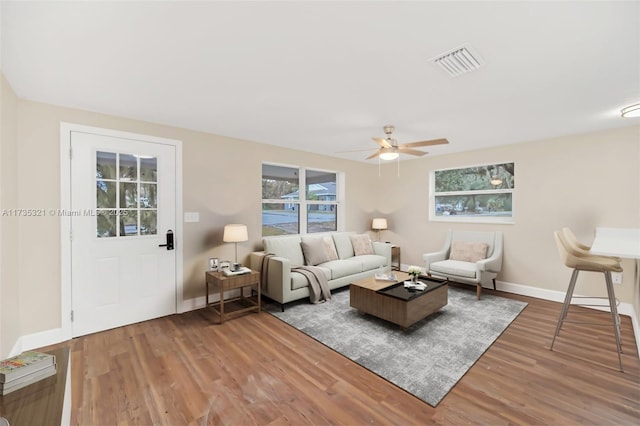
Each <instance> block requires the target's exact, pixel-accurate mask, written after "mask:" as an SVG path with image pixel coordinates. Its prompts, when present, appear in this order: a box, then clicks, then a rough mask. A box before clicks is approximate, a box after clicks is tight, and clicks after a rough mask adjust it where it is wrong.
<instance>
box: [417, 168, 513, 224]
mask: <svg viewBox="0 0 640 426" xmlns="http://www.w3.org/2000/svg"><path fill="white" fill-rule="evenodd" d="M430 183H431V185H430V209H429V219H430V220H434V221H452V222H456V221H457V222H487V223H513V222H514V220H513V218H514V216H513V198H514V193H515V167H514V163H502V164H485V165H479V166H472V167H465V168H459V169H444V170H435V171H432V172H431V177H430Z"/></svg>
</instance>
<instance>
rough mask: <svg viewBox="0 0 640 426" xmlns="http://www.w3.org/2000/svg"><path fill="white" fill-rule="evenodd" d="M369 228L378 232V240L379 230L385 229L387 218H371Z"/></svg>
mask: <svg viewBox="0 0 640 426" xmlns="http://www.w3.org/2000/svg"><path fill="white" fill-rule="evenodd" d="M371 229H373V230H375V231H377V232H378V241H380V230H381V229H387V219H386V218H384V217H377V218H375V219H373V222H372V223H371Z"/></svg>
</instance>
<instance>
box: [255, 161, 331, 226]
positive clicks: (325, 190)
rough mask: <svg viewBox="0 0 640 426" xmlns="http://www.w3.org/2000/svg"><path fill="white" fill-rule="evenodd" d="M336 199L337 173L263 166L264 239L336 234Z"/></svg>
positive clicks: (269, 165)
mask: <svg viewBox="0 0 640 426" xmlns="http://www.w3.org/2000/svg"><path fill="white" fill-rule="evenodd" d="M300 188H304V191H302V193H301V191H300ZM339 200H340V197H339V182H338V173H336V172H331V171H323V170H312V169H305V168H299V167H291V166H278V165H271V164H263V165H262V235H263V236H269V235H283V234H307V233H315V232H327V231H336V230H338V223H339V222H340V221H339V219H338V215H339V213H341V212H340V210H339V206H340V203H339Z"/></svg>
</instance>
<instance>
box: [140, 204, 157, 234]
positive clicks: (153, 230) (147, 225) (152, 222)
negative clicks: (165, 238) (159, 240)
mask: <svg viewBox="0 0 640 426" xmlns="http://www.w3.org/2000/svg"><path fill="white" fill-rule="evenodd" d="M157 233H158V212H157V211H156V210H141V211H140V235H156V234H157Z"/></svg>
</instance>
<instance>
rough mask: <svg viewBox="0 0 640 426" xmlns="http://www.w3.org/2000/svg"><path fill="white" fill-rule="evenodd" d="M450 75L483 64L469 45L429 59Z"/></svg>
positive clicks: (474, 68) (457, 74)
mask: <svg viewBox="0 0 640 426" xmlns="http://www.w3.org/2000/svg"><path fill="white" fill-rule="evenodd" d="M431 60H432V61H433V62H434V63H436V64H437V65H439V66H440V67H441V68H442V69H443V70H445V71H446V72H447V73H448V74H449V75H450V76H451V77H457V76H459V75H461V74H465V73H468V72H469V71H473V70H477V69H478V68H480V66H481V65H482V64H483V62H482V60H481V58H480V56H478V55H477V54H476V53H473V52H472V51H471V50H470V47H469V46H468V45H467V46H462V47H458V48H456V49H453V50H450V51H449V52H446V53H443V54H442V55H438V56H436V57H435V58H432V59H431Z"/></svg>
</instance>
